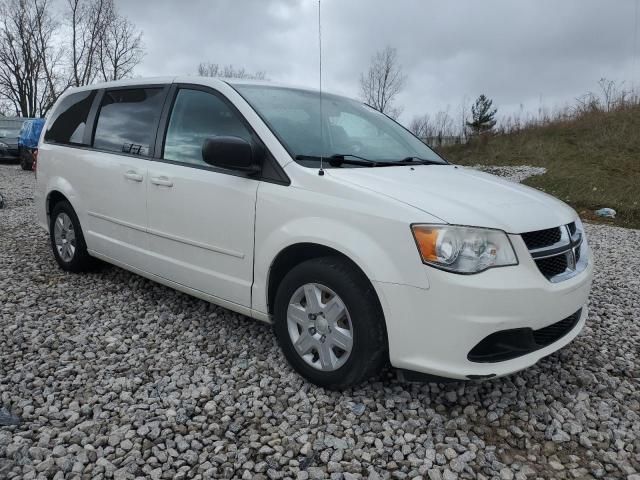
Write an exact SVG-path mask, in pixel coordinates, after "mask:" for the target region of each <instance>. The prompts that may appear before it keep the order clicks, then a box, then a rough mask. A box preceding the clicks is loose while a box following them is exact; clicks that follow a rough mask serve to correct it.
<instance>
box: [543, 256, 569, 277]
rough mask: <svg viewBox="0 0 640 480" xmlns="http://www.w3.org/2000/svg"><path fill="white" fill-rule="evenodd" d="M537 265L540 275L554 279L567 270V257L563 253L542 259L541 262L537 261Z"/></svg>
mask: <svg viewBox="0 0 640 480" xmlns="http://www.w3.org/2000/svg"><path fill="white" fill-rule="evenodd" d="M536 264H537V265H538V269H539V270H540V273H542V274H543V275H544V276H545V277H547V278H552V277H555V276H556V275H560V274H562V273H564V272H565V271H566V270H567V266H568V262H567V255H566V254H564V253H563V254H562V255H557V256H555V257H549V258H541V259H540V260H536Z"/></svg>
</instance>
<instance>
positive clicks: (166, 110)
mask: <svg viewBox="0 0 640 480" xmlns="http://www.w3.org/2000/svg"><path fill="white" fill-rule="evenodd" d="M181 89H182V90H196V91H200V92H205V93H209V94H212V95H214V96H216V97H217V98H218V99H220V101H222V102H223V103H224V104H225V105H226V106H227V107H229V109H230V110H231V111H232V112H233V113H234V114H235V115H236V116H237V117H238V119H239V120H240V122H241V123H242V124H243V125H244V127H245V128H246V129H247V130H248V131H249V133H250V134H251V138H252V142H254V143H257V144H259V145H260V146H261V148H263V149H264V151H265V153H266V156H265V159H264V163H266V162H269V163H270V164H271V167H272V170H273V172H274V175H265V174H264V168H263V171H262V172H261V173H260V174H259V175H250V174H247V173H245V172H239V171H235V170H230V169H226V168H219V167H214V166H213V165H198V164H195V163H190V162H180V161H178V160H168V159H165V158H163V156H164V144H165V141H166V137H167V133H168V129H169V121H170V118H171V112H173V107H174V105H175V102H176V99H177V98H178V92H179V90H181ZM154 150H155V152H157V153H158V154H157V155H155V156H154V157H153V158H149V160H152V161H154V162H161V163H169V164H173V165H180V166H183V167H189V168H196V169H199V170H207V171H212V172H217V173H223V174H226V175H233V176H236V177H243V178H248V179H251V180H257V181H263V182H268V183H275V184H278V185H284V186H289V185H291V180H290V179H289V177H288V175H287V174H286V173H285V171H284V169H283V168H282V166H281V165H280V163H279V162H278V161H277V160H276V159H275V157H274V156H273V154H272V153H271V151H270V150H269V149H268V148H267V146H266V145H265V144H264V142H263V141H262V139H261V138H260V136H259V135H258V134H257V132H256V131H255V129H254V128H253V127H252V126H251V124H250V123H249V121H248V120H247V119H246V118H245V116H244V115H242V113H241V112H240V110H238V108H237V107H236V106H235V105H234V104H233V102H231V100H229V99H228V98H227V97H226V95H224V94H223V93H222V92H220V91H219V90H216V89H215V88H212V87H209V86H206V85H200V84H194V83H173V84H172V85H171V88H170V89H169V92H168V95H167V99H166V100H165V103H164V107H163V109H162V114H161V115H160V123H159V125H158V133H157V135H156V144H155V148H154Z"/></svg>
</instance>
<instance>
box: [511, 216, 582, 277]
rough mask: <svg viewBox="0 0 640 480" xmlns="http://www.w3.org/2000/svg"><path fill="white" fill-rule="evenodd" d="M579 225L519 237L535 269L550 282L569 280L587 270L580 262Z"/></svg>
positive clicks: (538, 231) (524, 234) (548, 229)
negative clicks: (527, 250)
mask: <svg viewBox="0 0 640 480" xmlns="http://www.w3.org/2000/svg"><path fill="white" fill-rule="evenodd" d="M578 225H579V224H577V223H576V222H571V223H569V224H567V225H562V226H560V227H554V228H547V229H544V230H537V231H534V232H526V233H523V234H522V240H523V241H524V243H525V245H526V246H527V248H528V249H529V252H530V253H531V256H532V257H533V260H534V262H535V263H536V265H537V266H538V270H540V273H541V274H542V275H544V277H545V278H546V279H547V280H549V281H550V282H554V283H556V282H559V281H562V280H566V279H568V278H571V277H572V276H574V275H575V274H576V273H578V272H580V271H582V270H584V268H585V267H586V262H585V261H582V262H581V261H580V260H581V259H582V255H581V250H582V248H583V236H584V233H583V232H582V230H581V229H580V228H579V226H578ZM585 248H586V245H585ZM583 260H586V258H585V259H583Z"/></svg>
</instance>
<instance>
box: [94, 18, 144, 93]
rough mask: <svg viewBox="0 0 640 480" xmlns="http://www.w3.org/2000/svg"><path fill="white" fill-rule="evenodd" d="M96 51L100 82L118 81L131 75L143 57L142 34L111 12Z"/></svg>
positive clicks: (127, 21) (131, 24) (130, 23)
mask: <svg viewBox="0 0 640 480" xmlns="http://www.w3.org/2000/svg"><path fill="white" fill-rule="evenodd" d="M112 15H113V18H111V19H110V21H109V22H108V24H107V28H106V30H105V32H104V33H105V34H104V37H103V38H102V39H101V42H100V46H99V49H98V63H99V65H100V76H101V78H102V80H104V81H109V80H120V79H121V78H127V77H129V76H130V75H131V73H132V71H133V69H134V68H135V67H136V66H138V64H139V63H140V62H141V61H142V58H143V57H144V46H143V43H142V32H140V31H139V30H137V29H136V26H135V25H134V24H133V23H132V22H130V21H129V20H128V19H127V18H125V17H123V16H121V15H119V14H118V13H117V12H115V11H113V12H112Z"/></svg>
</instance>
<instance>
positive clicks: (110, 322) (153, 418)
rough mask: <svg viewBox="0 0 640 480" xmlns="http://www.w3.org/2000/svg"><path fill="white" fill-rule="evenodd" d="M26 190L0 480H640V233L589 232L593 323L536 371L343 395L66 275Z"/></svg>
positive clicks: (11, 236)
mask: <svg viewBox="0 0 640 480" xmlns="http://www.w3.org/2000/svg"><path fill="white" fill-rule="evenodd" d="M526 172H527V170H526V169H525V170H523V169H517V170H515V171H512V172H510V175H511V176H510V177H507V178H514V179H517V178H516V177H517V176H518V175H520V176H521V175H522V174H524V173H526ZM494 173H495V172H494ZM501 173H503V174H507V173H509V172H508V171H507V170H501ZM528 173H531V171H528ZM33 186H34V180H33V173H31V172H23V171H21V170H20V169H19V167H16V166H12V165H10V166H7V165H0V190H1V191H2V192H3V194H5V197H6V200H7V207H6V208H5V209H3V210H0V331H1V332H2V333H3V336H2V340H1V341H0V343H1V344H2V348H0V405H1V406H2V408H4V409H5V410H6V411H8V412H11V414H12V415H15V416H17V417H21V418H22V419H23V421H22V422H21V423H20V424H19V425H5V426H3V427H2V429H0V478H36V477H37V476H38V475H40V476H41V477H43V478H44V477H48V478H54V477H55V476H56V475H57V477H56V478H118V479H125V478H152V479H161V478H162V479H165V478H200V479H208V478H257V479H267V478H283V479H284V478H301V479H307V478H336V479H337V478H340V476H341V475H343V476H344V478H346V479H354V478H372V479H380V478H384V479H385V480H386V479H388V478H393V479H395V478H399V479H400V478H408V479H410V478H415V477H422V478H425V479H426V478H428V479H430V480H442V479H443V478H446V479H453V478H464V479H467V478H478V479H483V478H484V479H489V478H515V479H517V480H523V479H534V478H542V479H544V478H590V477H597V478H608V479H609V478H611V479H614V478H616V479H617V478H627V479H628V480H639V479H638V473H637V472H640V457H639V456H638V452H640V439H639V436H640V392H639V389H638V384H639V382H638V378H640V362H639V360H638V345H639V344H640V322H639V321H638V319H640V278H639V277H640V276H639V275H638V272H639V271H640V254H639V253H638V249H639V247H640V231H635V230H626V229H621V228H615V227H609V226H602V225H591V224H587V226H586V228H587V235H588V238H589V243H590V245H591V247H592V249H593V251H594V256H595V262H596V272H595V278H594V284H593V291H592V295H591V300H590V311H589V317H588V319H587V325H586V327H585V329H584V331H583V332H582V333H581V335H580V336H578V337H577V338H576V340H575V341H573V342H572V343H571V344H569V345H568V346H567V347H565V348H563V349H562V350H560V351H559V352H557V353H555V354H552V355H551V356H549V357H546V358H544V359H543V360H541V361H540V362H539V363H538V364H537V365H535V366H533V367H531V368H529V369H527V370H524V371H521V372H518V373H517V374H514V375H511V376H508V377H505V378H500V379H494V380H490V381H485V382H479V383H475V382H474V383H466V384H464V383H457V384H449V385H446V386H445V385H439V384H435V383H430V384H404V383H401V382H398V381H397V380H396V379H395V377H394V375H393V372H384V373H383V374H382V375H381V376H380V377H379V378H376V379H371V380H370V381H369V382H367V383H365V384H363V385H361V386H359V387H357V388H354V389H352V390H349V391H345V392H342V393H338V392H330V391H325V390H323V389H321V388H317V387H315V386H313V385H310V384H308V383H306V382H305V381H303V380H302V379H301V378H300V377H299V376H298V375H296V374H295V373H294V372H292V371H291V369H290V368H289V367H288V366H287V364H286V362H285V361H284V359H283V357H282V355H281V353H280V351H279V349H278V347H277V344H276V342H275V340H274V338H273V335H272V332H271V329H270V327H269V326H267V325H263V324H260V323H257V322H254V321H251V320H249V319H246V318H244V317H242V316H241V315H238V314H235V313H232V312H229V311H227V310H225V309H223V308H219V307H216V306H213V305H211V304H208V303H206V302H203V301H200V300H197V299H195V298H191V297H189V296H186V295H183V294H181V293H178V292H176V291H174V290H171V289H169V288H165V287H162V286H160V285H157V284H155V283H153V282H150V281H148V280H145V279H143V278H141V277H138V276H136V275H133V274H131V273H128V272H125V271H123V270H120V269H118V268H116V267H111V266H104V267H102V268H101V269H99V270H97V271H96V272H93V273H88V274H83V275H73V274H68V273H65V272H63V271H61V270H60V269H59V268H58V267H57V265H56V264H55V262H54V260H53V258H52V256H51V254H50V251H49V245H48V240H47V237H46V235H45V234H44V232H42V231H41V230H40V229H39V228H38V227H37V226H36V225H35V224H34V208H33V201H32V197H33ZM507 472H511V474H512V477H509V473H507Z"/></svg>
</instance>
